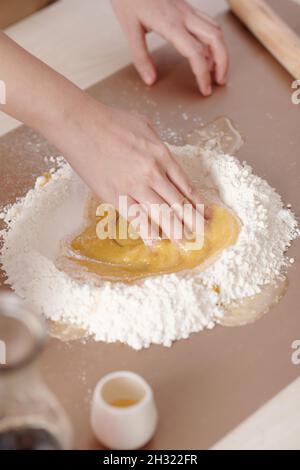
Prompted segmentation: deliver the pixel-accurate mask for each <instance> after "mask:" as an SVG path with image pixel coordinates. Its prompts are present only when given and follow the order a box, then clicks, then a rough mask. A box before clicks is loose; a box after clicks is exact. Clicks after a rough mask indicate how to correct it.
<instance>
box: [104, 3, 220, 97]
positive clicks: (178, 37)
mask: <svg viewBox="0 0 300 470" xmlns="http://www.w3.org/2000/svg"><path fill="white" fill-rule="evenodd" d="M112 5H113V7H114V10H115V12H116V14H117V16H118V18H119V21H120V23H121V25H122V28H123V30H124V32H125V34H126V36H127V38H128V40H129V44H130V47H131V50H132V55H133V60H134V64H135V66H136V68H137V70H138V72H139V74H140V75H141V77H142V79H143V80H144V82H145V83H146V84H147V85H152V84H153V83H154V82H155V80H156V70H155V66H154V64H153V61H152V59H151V55H150V53H149V51H148V49H147V44H146V37H145V36H146V33H148V32H150V31H154V32H156V33H158V34H160V35H161V36H162V37H164V38H165V39H166V40H167V41H169V42H170V43H172V44H173V45H174V46H175V48H176V49H177V50H178V51H179V52H180V54H182V55H183V56H184V57H186V58H187V59H188V60H189V63H190V65H191V68H192V70H193V72H194V74H195V77H196V80H197V82H198V85H199V89H200V91H201V93H202V94H203V95H205V96H209V95H210V94H211V93H212V80H214V81H215V82H216V83H217V84H218V85H224V84H225V82H226V78H227V71H228V54H227V50H226V45H225V41H224V37H223V34H222V31H221V29H220V27H219V25H218V24H217V23H216V22H215V21H214V20H213V19H212V18H210V17H209V16H208V15H206V14H205V13H202V12H201V11H199V10H198V9H197V8H193V7H192V6H191V5H189V4H188V3H187V2H186V1H185V0H112Z"/></svg>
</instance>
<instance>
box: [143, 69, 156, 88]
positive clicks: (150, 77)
mask: <svg viewBox="0 0 300 470" xmlns="http://www.w3.org/2000/svg"><path fill="white" fill-rule="evenodd" d="M143 77H144V81H145V83H146V84H147V85H153V83H154V81H155V74H154V72H152V71H150V70H147V71H146V72H144V73H143Z"/></svg>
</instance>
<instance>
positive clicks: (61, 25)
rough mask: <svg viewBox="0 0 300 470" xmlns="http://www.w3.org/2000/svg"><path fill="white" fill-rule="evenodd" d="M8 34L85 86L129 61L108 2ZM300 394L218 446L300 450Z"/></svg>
mask: <svg viewBox="0 0 300 470" xmlns="http://www.w3.org/2000/svg"><path fill="white" fill-rule="evenodd" d="M297 1H298V3H300V0H297ZM193 3H195V4H198V5H199V6H201V7H202V8H203V9H205V10H206V11H208V12H210V13H211V14H216V13H218V12H219V11H221V10H222V9H224V8H226V3H225V1H223V0H193ZM8 33H9V34H10V35H11V37H13V38H14V39H15V40H17V41H18V42H19V43H20V44H22V45H23V46H24V47H25V48H26V49H28V50H29V51H31V52H32V53H34V54H35V55H37V56H38V57H40V58H41V59H42V60H44V61H45V62H47V63H48V64H49V65H51V66H52V67H54V68H55V69H56V70H58V71H60V72H61V73H63V74H64V75H65V76H67V77H68V78H69V79H71V80H72V81H74V82H75V83H76V84H78V85H79V86H80V87H82V88H87V87H88V86H90V85H92V84H94V83H96V82H98V81H99V80H101V79H102V78H105V77H107V76H108V75H110V74H111V73H113V72H114V71H116V70H118V69H119V68H121V67H123V66H124V65H126V64H127V63H128V62H129V61H130V56H129V52H128V48H127V45H126V42H125V40H124V38H123V36H122V34H121V32H120V29H119V26H118V24H117V22H116V20H115V18H114V16H113V13H112V11H111V8H110V5H109V1H108V0H85V1H82V0H60V1H59V2H58V3H56V4H54V5H52V6H50V7H48V8H47V9H45V10H43V11H42V12H39V13H37V14H35V15H34V16H32V17H31V18H28V19H26V20H23V21H22V22H20V23H18V24H17V25H15V26H13V27H11V28H9V30H8ZM161 43H162V41H161V40H160V39H158V38H157V37H154V36H152V37H151V38H150V46H151V48H152V49H153V48H156V47H157V46H159V45H160V44H161ZM17 125H18V123H17V122H16V121H14V120H12V119H11V118H8V117H7V116H5V115H3V114H1V113H0V135H3V134H5V133H6V132H8V131H9V130H11V129H13V128H15V127H16V126H17ZM297 334H298V336H300V332H295V335H297ZM295 339H300V338H295ZM295 367H296V366H295ZM298 367H300V366H298ZM299 396H300V379H298V380H296V381H295V382H294V383H292V384H291V385H290V386H289V387H287V388H286V389H285V390H283V391H282V392H281V393H280V394H278V395H277V396H276V397H274V398H273V399H272V400H271V401H270V402H269V403H267V404H266V405H264V406H263V408H261V409H260V410H258V411H257V412H256V413H254V414H253V415H252V416H251V417H249V418H248V419H247V420H246V421H245V422H244V423H242V424H241V425H240V426H239V427H238V428H237V429H235V430H234V431H233V432H231V433H230V434H229V435H228V436H226V437H225V438H224V439H223V440H222V441H221V442H219V443H218V444H216V445H215V446H214V449H231V448H233V449H237V448H238V449H248V448H250V449H279V448H280V449H300V407H299Z"/></svg>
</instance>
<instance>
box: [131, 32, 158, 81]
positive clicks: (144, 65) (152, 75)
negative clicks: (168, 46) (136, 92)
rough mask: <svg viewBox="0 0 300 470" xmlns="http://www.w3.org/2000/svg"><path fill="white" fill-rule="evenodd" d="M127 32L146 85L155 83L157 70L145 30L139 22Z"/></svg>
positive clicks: (134, 57)
mask: <svg viewBox="0 0 300 470" xmlns="http://www.w3.org/2000/svg"><path fill="white" fill-rule="evenodd" d="M126 34H127V36H128V41H129V44H130V47H131V51H132V56H133V62H134V65H135V67H136V69H137V71H138V73H139V74H140V76H141V78H142V80H143V81H144V82H145V83H146V85H153V83H154V82H155V80H156V70H155V66H154V64H153V61H152V57H151V55H150V53H149V50H148V47H147V42H146V34H145V30H144V29H143V27H142V26H141V25H140V24H138V23H137V24H136V25H135V26H134V27H132V28H130V29H128V31H126Z"/></svg>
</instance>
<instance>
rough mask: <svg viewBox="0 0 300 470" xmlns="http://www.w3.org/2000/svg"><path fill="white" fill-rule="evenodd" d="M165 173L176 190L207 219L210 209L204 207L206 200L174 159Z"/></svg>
mask: <svg viewBox="0 0 300 470" xmlns="http://www.w3.org/2000/svg"><path fill="white" fill-rule="evenodd" d="M167 175H168V177H169V179H170V180H171V181H172V182H173V183H174V185H175V186H176V187H177V188H178V190H179V191H180V192H181V193H182V194H184V196H185V197H186V198H187V199H188V201H190V202H191V203H192V204H193V206H194V207H195V209H196V211H197V212H198V213H199V214H201V215H202V216H203V215H204V217H205V219H209V218H210V211H209V208H208V205H207V207H206V201H205V200H204V198H203V196H202V194H201V193H200V191H199V190H198V188H197V187H196V186H195V185H194V184H193V183H192V182H191V180H190V178H189V177H188V176H187V175H186V173H185V172H184V170H183V169H182V168H181V166H180V165H179V164H178V163H177V162H176V161H175V160H173V162H172V164H171V165H169V166H168V169H167Z"/></svg>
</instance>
